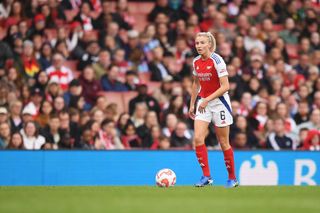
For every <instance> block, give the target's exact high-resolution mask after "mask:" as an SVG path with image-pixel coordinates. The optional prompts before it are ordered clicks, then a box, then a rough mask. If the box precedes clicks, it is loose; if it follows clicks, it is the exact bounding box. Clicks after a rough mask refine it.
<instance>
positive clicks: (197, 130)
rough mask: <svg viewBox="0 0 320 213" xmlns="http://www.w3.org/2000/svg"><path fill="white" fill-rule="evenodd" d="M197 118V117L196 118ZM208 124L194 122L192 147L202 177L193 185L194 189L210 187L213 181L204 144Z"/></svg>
mask: <svg viewBox="0 0 320 213" xmlns="http://www.w3.org/2000/svg"><path fill="white" fill-rule="evenodd" d="M198 118H199V117H198ZM209 123H210V122H208V121H204V120H197V117H196V120H195V121H194V139H193V140H194V145H195V149H196V155H197V158H198V162H199V165H200V166H201V169H202V173H203V176H202V177H201V178H200V181H199V182H197V183H196V184H195V186H196V187H203V186H206V185H211V184H212V182H213V180H212V178H211V176H210V169H209V162H208V151H207V147H206V145H205V143H204V140H205V137H206V135H207V131H208V125H209Z"/></svg>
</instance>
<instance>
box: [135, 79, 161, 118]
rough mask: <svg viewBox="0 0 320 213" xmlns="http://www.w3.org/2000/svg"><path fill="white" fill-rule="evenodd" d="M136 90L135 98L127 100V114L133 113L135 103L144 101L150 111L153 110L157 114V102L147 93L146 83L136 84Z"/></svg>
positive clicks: (158, 107)
mask: <svg viewBox="0 0 320 213" xmlns="http://www.w3.org/2000/svg"><path fill="white" fill-rule="evenodd" d="M137 91H138V95H137V96H136V97H135V98H133V99H131V100H130V102H129V114H130V115H132V114H133V112H134V111H135V108H136V104H137V103H140V102H144V103H146V105H147V106H148V109H149V110H150V111H155V112H156V113H157V114H158V115H159V113H160V106H159V103H158V102H157V100H156V99H155V98H154V97H152V96H150V95H148V93H147V92H148V87H147V85H146V84H140V85H138V88H137Z"/></svg>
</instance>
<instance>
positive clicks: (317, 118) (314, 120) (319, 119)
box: [298, 108, 320, 130]
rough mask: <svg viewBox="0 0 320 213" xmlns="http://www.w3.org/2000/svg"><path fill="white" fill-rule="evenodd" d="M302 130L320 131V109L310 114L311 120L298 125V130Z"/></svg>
mask: <svg viewBox="0 0 320 213" xmlns="http://www.w3.org/2000/svg"><path fill="white" fill-rule="evenodd" d="M302 128H307V129H317V130H320V109H317V108H316V109H313V110H312V111H311V113H310V120H308V121H306V122H303V123H301V124H300V125H298V130H300V129H302Z"/></svg>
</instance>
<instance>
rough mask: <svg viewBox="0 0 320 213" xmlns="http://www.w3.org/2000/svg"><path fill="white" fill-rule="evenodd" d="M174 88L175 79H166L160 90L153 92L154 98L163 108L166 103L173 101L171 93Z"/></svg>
mask: <svg viewBox="0 0 320 213" xmlns="http://www.w3.org/2000/svg"><path fill="white" fill-rule="evenodd" d="M172 88H173V79H172V78H171V79H170V78H165V79H164V80H163V81H162V83H161V86H160V88H157V89H155V90H154V91H153V94H152V96H153V97H154V98H155V99H156V100H157V101H158V103H159V104H160V106H161V107H163V106H165V104H166V103H169V101H170V99H171V96H172V95H171V93H172Z"/></svg>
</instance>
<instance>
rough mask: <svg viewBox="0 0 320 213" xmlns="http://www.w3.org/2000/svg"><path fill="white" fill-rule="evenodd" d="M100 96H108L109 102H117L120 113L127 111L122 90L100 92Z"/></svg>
mask: <svg viewBox="0 0 320 213" xmlns="http://www.w3.org/2000/svg"><path fill="white" fill-rule="evenodd" d="M99 96H105V97H106V98H107V102H108V104H111V103H115V104H117V106H118V107H117V109H118V113H122V112H124V111H125V107H124V102H123V97H122V93H121V92H105V91H101V92H99Z"/></svg>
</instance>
